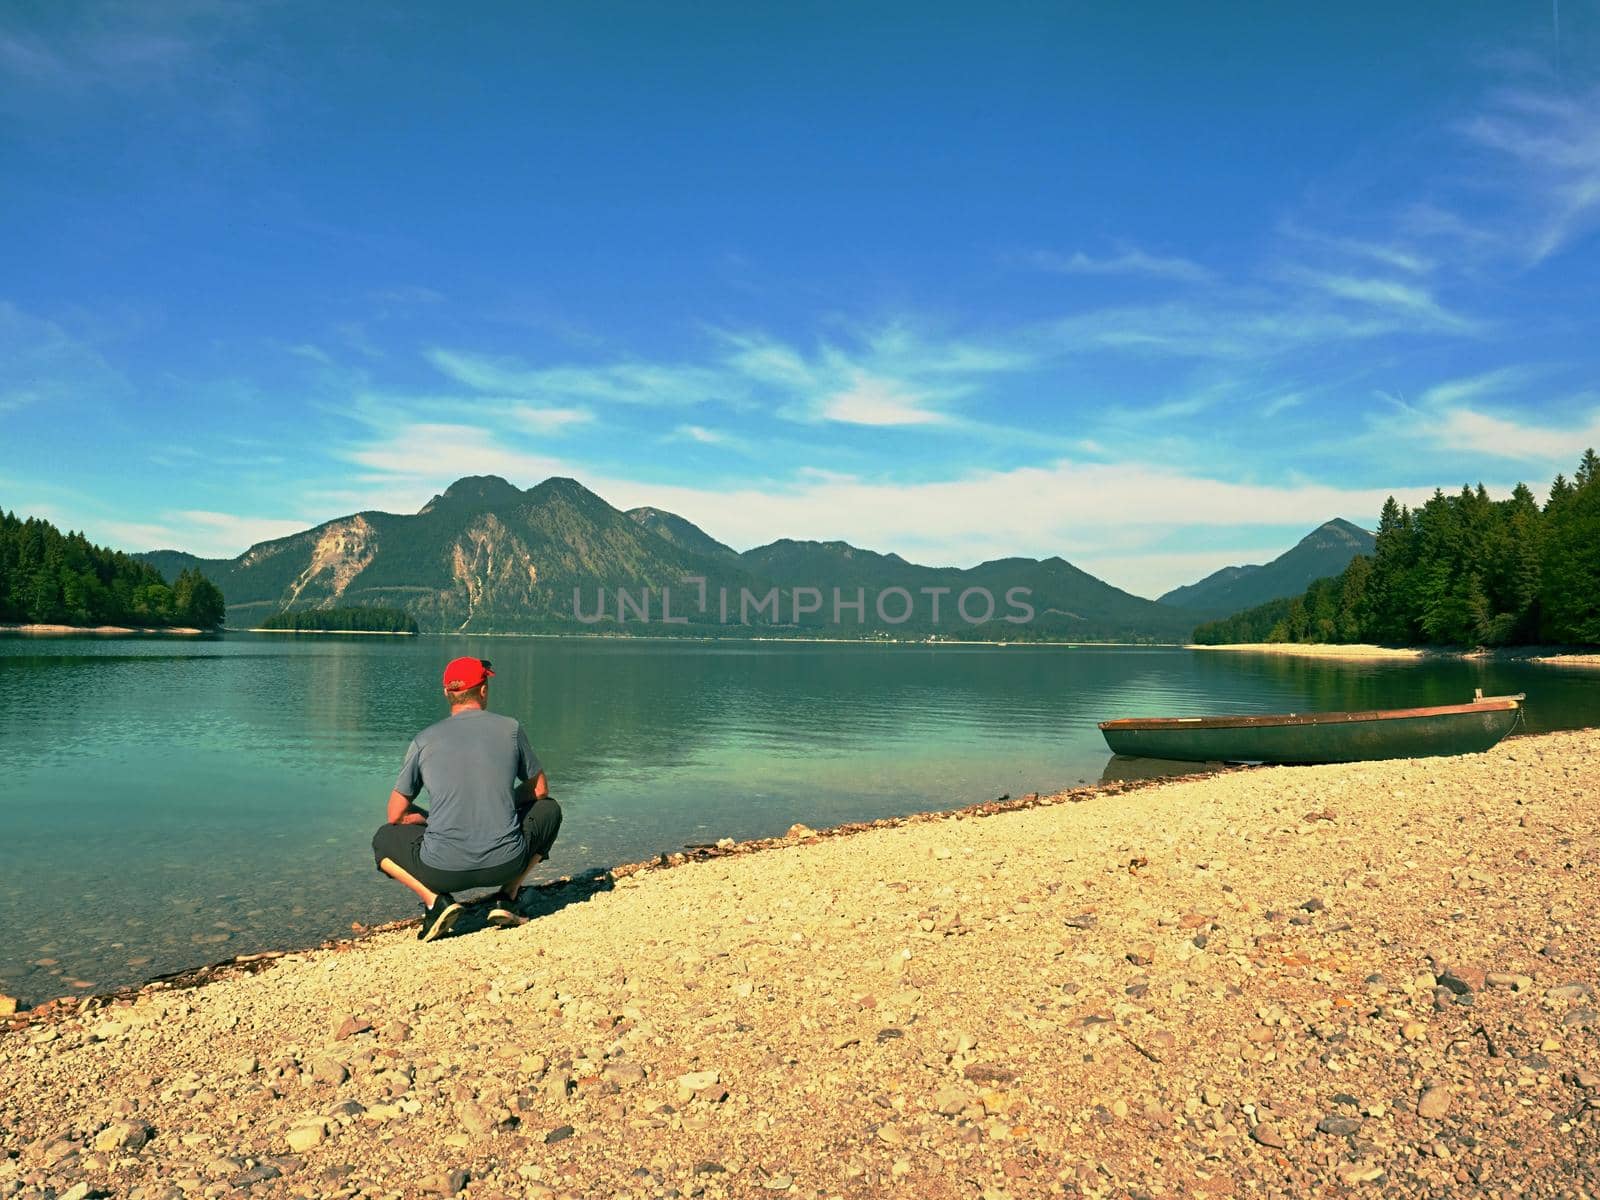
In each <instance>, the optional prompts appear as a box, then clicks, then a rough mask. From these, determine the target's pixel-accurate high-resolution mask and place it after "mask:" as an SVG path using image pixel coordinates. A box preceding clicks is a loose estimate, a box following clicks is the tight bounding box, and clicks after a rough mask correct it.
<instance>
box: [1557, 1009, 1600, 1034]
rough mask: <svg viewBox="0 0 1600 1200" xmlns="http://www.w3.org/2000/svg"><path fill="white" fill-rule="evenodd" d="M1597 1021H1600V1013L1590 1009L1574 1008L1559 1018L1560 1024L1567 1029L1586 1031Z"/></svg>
mask: <svg viewBox="0 0 1600 1200" xmlns="http://www.w3.org/2000/svg"><path fill="white" fill-rule="evenodd" d="M1597 1021H1600V1013H1597V1012H1595V1010H1594V1009H1592V1008H1575V1009H1573V1010H1572V1011H1571V1012H1569V1013H1568V1014H1567V1015H1566V1016H1564V1017H1562V1018H1561V1024H1562V1025H1564V1026H1565V1027H1567V1028H1568V1029H1572V1028H1578V1029H1586V1028H1588V1027H1589V1026H1590V1025H1593V1024H1595V1023H1596V1022H1597Z"/></svg>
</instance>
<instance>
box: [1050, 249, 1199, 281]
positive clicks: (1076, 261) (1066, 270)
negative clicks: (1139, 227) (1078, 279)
mask: <svg viewBox="0 0 1600 1200" xmlns="http://www.w3.org/2000/svg"><path fill="white" fill-rule="evenodd" d="M1025 261H1027V262H1028V264H1029V265H1031V266H1033V267H1036V268H1038V269H1039V270H1041V271H1052V272H1055V273H1057V274H1060V275H1143V276H1147V277H1149V278H1152V279H1168V280H1174V281H1177V282H1180V283H1206V282H1208V281H1209V280H1211V279H1213V278H1215V276H1214V274H1213V273H1212V272H1211V271H1209V270H1208V269H1206V268H1205V267H1203V266H1201V265H1200V264H1199V263H1197V262H1194V261H1193V260H1191V259H1187V258H1180V257H1176V256H1168V255H1159V254H1150V253H1148V252H1146V251H1144V250H1140V249H1138V248H1137V247H1125V248H1123V249H1120V250H1119V251H1118V252H1117V253H1115V254H1111V255H1107V256H1105V257H1103V258H1094V257H1092V256H1091V255H1088V254H1085V253H1084V252H1083V251H1082V250H1075V251H1073V252H1072V253H1071V254H1059V253H1057V252H1055V251H1052V250H1038V251H1035V252H1034V253H1033V254H1030V255H1028V256H1027V258H1026V260H1025Z"/></svg>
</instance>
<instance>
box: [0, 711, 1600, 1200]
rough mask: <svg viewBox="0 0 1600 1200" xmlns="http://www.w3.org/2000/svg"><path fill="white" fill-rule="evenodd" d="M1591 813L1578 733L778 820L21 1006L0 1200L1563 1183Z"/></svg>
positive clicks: (1595, 770) (1592, 1133)
mask: <svg viewBox="0 0 1600 1200" xmlns="http://www.w3.org/2000/svg"><path fill="white" fill-rule="evenodd" d="M1597 790H1600V730H1592V729H1591V730H1579V731H1572V732H1565V733H1552V734H1543V735H1536V736H1530V737H1521V738H1516V739H1508V740H1507V741H1505V742H1503V743H1501V744H1500V745H1499V746H1497V747H1495V748H1494V749H1493V750H1491V751H1488V752H1487V753H1484V754H1480V755H1471V756H1466V757H1462V758H1439V759H1419V760H1400V761H1395V762H1387V763H1358V764H1350V765H1346V766H1329V767H1262V768H1255V769H1251V770H1243V771H1234V772H1228V773H1225V774H1222V775H1213V776H1200V777H1191V778H1185V779H1181V780H1176V781H1169V780H1162V781H1159V782H1152V783H1149V784H1147V785H1145V786H1141V787H1136V788H1127V787H1117V788H1115V789H1111V788H1084V789H1074V791H1073V792H1068V793H1059V794H1057V795H1055V796H1049V797H1039V796H1028V797H1022V798H1021V799H1019V800H1016V801H1003V802H995V804H994V805H978V806H974V807H973V808H969V809H967V810H964V811H956V812H945V813H924V814H917V815H915V816H911V817H906V818H897V819H895V821H894V822H892V823H891V822H873V823H869V824H866V825H863V826H860V827H849V826H846V827H841V829H840V830H838V831H828V832H825V833H817V832H814V831H811V830H808V829H805V828H803V827H800V828H796V829H792V830H790V834H789V836H788V837H786V838H783V839H767V840H766V842H765V843H750V844H747V845H748V846H755V847H757V850H750V849H740V848H737V847H734V846H732V845H731V844H726V845H724V844H718V845H714V846H701V847H691V848H690V849H689V850H686V851H685V852H683V853H682V854H679V855H670V856H666V860H665V861H661V860H659V859H658V860H656V861H653V862H647V863H645V864H633V865H632V869H627V868H621V867H619V868H614V869H613V870H612V871H610V872H605V873H602V875H603V878H598V879H593V880H587V879H577V880H568V881H565V882H564V883H558V884H556V885H553V886H550V887H547V888H540V889H537V892H536V894H535V895H533V896H531V897H529V898H528V900H527V902H526V909H527V911H528V912H529V913H530V914H533V919H532V920H530V921H529V922H528V923H527V924H525V925H523V926H521V927H520V928H514V929H509V930H496V929H492V928H488V927H483V926H482V923H481V919H480V916H479V915H478V914H476V913H475V912H470V911H469V914H468V915H467V916H466V917H464V918H463V920H462V922H461V923H460V924H459V925H458V929H459V930H461V931H462V932H460V933H457V934H453V935H452V936H450V937H447V938H445V939H442V940H440V941H438V942H435V943H432V944H427V945H424V944H421V943H418V942H417V941H416V940H415V937H414V936H413V934H412V930H411V929H408V928H406V926H405V925H404V924H402V925H397V926H393V927H388V928H386V929H380V930H376V931H373V932H371V933H370V934H369V935H367V936H365V937H363V938H362V939H360V940H352V941H340V942H335V943H332V944H330V945H328V946H326V947H325V948H321V949H317V950H311V951H298V952H291V953H285V954H281V955H276V956H274V957H271V958H268V959H264V960H262V961H264V962H266V963H268V964H270V969H262V968H261V967H260V966H257V965H255V964H253V963H251V962H237V963H234V964H232V966H233V969H234V974H232V975H229V976H225V977H222V978H217V979H213V980H212V981H210V982H209V983H208V984H207V985H206V986H203V987H196V988H190V989H186V990H179V988H180V987H181V986H182V985H181V984H179V985H175V986H173V987H168V988H159V987H147V988H146V989H145V990H144V991H142V992H140V993H138V994H135V995H128V996H120V997H113V998H109V999H107V998H102V999H99V1000H95V1001H84V1002H81V1003H79V1004H77V1005H61V1006H58V1007H57V1008H55V1009H53V1010H52V1011H50V1012H45V1013H36V1014H32V1015H30V1016H28V1017H26V1018H25V1019H23V1020H20V1021H19V1020H15V1019H13V1020H12V1021H10V1022H7V1023H6V1024H8V1025H10V1026H11V1028H10V1031H9V1032H5V1033H3V1034H0V1133H3V1136H4V1138H5V1140H6V1145H7V1146H9V1147H11V1148H14V1152H15V1157H9V1158H8V1156H7V1155H6V1154H4V1153H0V1192H8V1191H18V1190H20V1191H21V1192H22V1193H24V1194H26V1193H28V1192H30V1191H37V1192H41V1193H43V1194H47V1195H48V1194H51V1193H54V1194H62V1193H64V1192H67V1191H69V1190H72V1189H78V1193H79V1194H82V1193H84V1192H87V1193H89V1194H93V1193H96V1192H112V1193H115V1194H118V1195H124V1194H132V1193H134V1192H135V1190H136V1189H143V1192H144V1194H146V1195H166V1194H169V1193H171V1194H177V1193H178V1192H183V1193H189V1192H192V1191H197V1190H204V1189H205V1187H206V1186H207V1185H208V1183H209V1184H210V1185H211V1186H213V1187H226V1188H229V1189H232V1190H239V1191H243V1190H247V1189H248V1190H252V1191H253V1192H254V1193H255V1194H271V1195H302V1196H311V1195H326V1194H333V1193H336V1192H338V1193H343V1194H355V1193H357V1192H361V1193H364V1194H366V1195H368V1196H372V1197H377V1196H398V1195H413V1194H424V1193H432V1194H442V1195H454V1194H457V1193H462V1192H463V1188H465V1193H464V1194H465V1195H467V1196H476V1197H485V1198H486V1197H491V1196H517V1197H528V1198H530V1200H533V1198H538V1200H552V1198H554V1200H562V1198H565V1197H574V1198H576V1197H586V1196H590V1195H600V1194H604V1195H633V1194H637V1193H641V1192H642V1194H644V1195H646V1196H650V1195H656V1194H665V1193H666V1192H667V1191H668V1190H672V1189H676V1190H677V1191H678V1192H679V1193H680V1194H683V1195H695V1196H704V1197H706V1200H718V1198H720V1197H743V1196H754V1195H770V1194H784V1193H787V1194H789V1195H791V1196H801V1195H805V1196H818V1195H823V1196H830V1197H831V1196H866V1195H869V1194H871V1195H876V1194H881V1193H884V1192H889V1191H891V1190H894V1191H897V1192H898V1193H899V1194H903V1195H907V1196H916V1197H918V1198H919V1200H920V1198H921V1197H929V1198H930V1200H955V1198H956V1197H961V1198H963V1200H965V1198H969V1197H972V1196H974V1195H980V1194H985V1193H995V1194H1003V1195H1005V1196H1008V1197H1011V1198H1012V1200H1020V1198H1021V1197H1031V1196H1036V1195H1038V1196H1044V1195H1062V1194H1065V1195H1068V1196H1113V1195H1116V1196H1121V1195H1126V1194H1128V1193H1130V1192H1133V1191H1141V1192H1144V1193H1146V1194H1149V1195H1152V1196H1159V1195H1166V1196H1187V1195H1196V1194H1212V1195H1255V1194H1277V1195H1283V1196H1291V1195H1310V1194H1322V1193H1323V1192H1337V1193H1338V1194H1346V1192H1347V1191H1348V1192H1349V1193H1350V1194H1366V1195H1372V1196H1376V1195H1389V1194H1396V1195H1415V1196H1421V1195H1439V1194H1457V1193H1462V1192H1468V1191H1471V1192H1473V1193H1474V1194H1485V1195H1488V1194H1492V1193H1493V1192H1495V1191H1496V1190H1498V1192H1499V1194H1500V1195H1501V1196H1506V1195H1508V1194H1509V1193H1508V1192H1507V1191H1506V1182H1507V1181H1509V1180H1515V1181H1516V1184H1517V1189H1516V1190H1517V1193H1518V1194H1519V1195H1538V1196H1543V1195H1551V1196H1554V1195H1562V1194H1572V1193H1573V1192H1574V1191H1577V1190H1583V1189H1584V1188H1587V1189H1588V1190H1593V1189H1594V1187H1595V1186H1596V1185H1600V1039H1597V1038H1596V1036H1595V1034H1596V1031H1597V1030H1600V1011H1597V1009H1600V1003H1597V1000H1596V997H1597V996H1600V950H1597V947H1600V871H1597V867H1600V831H1597V830H1596V829H1595V827H1594V824H1593V822H1592V820H1590V819H1589V816H1590V812H1589V810H1590V797H1591V796H1592V795H1593V794H1594V793H1595V792H1596V791H1597ZM1124 792H1126V793H1130V794H1129V795H1128V798H1127V801H1126V802H1124V803H1084V802H1081V801H1087V800H1093V799H1097V798H1109V797H1110V796H1114V795H1117V794H1119V793H1124ZM1075 801H1076V802H1075ZM674 860H676V861H674ZM663 866H665V867H670V868H671V869H665V870H663V869H660V868H661V867H663ZM191 1181H195V1182H191ZM1369 1185H1370V1186H1369ZM1480 1185H1481V1186H1480ZM1485 1188H1487V1189H1488V1191H1487V1192H1485V1191H1484V1190H1483V1189H1485Z"/></svg>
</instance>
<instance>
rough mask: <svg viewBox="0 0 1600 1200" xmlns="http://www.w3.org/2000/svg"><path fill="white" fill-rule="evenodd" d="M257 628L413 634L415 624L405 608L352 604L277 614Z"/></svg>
mask: <svg viewBox="0 0 1600 1200" xmlns="http://www.w3.org/2000/svg"><path fill="white" fill-rule="evenodd" d="M257 628H260V629H274V630H284V631H288V632H291V633H416V632H417V622H416V620H415V619H413V617H412V616H411V614H410V613H408V612H406V611H405V610H404V609H399V608H383V607H380V606H378V605H354V606H350V607H347V608H305V609H300V610H298V611H295V612H280V613H276V614H274V615H273V616H270V617H268V618H267V619H266V620H264V621H262V622H261V624H260V625H259V626H258V627H257Z"/></svg>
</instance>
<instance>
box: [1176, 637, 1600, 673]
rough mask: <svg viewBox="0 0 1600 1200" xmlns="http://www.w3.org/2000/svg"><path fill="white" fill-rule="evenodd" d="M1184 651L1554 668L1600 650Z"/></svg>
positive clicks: (1239, 646) (1264, 647) (1326, 646)
mask: <svg viewBox="0 0 1600 1200" xmlns="http://www.w3.org/2000/svg"><path fill="white" fill-rule="evenodd" d="M1185 649H1187V650H1230V651H1233V652H1235V653H1242V654H1278V655H1287V656H1289V657H1292V658H1334V659H1340V658H1343V659H1371V658H1388V659H1398V660H1402V661H1408V662H1437V661H1439V660H1440V659H1460V660H1469V661H1477V662H1529V663H1543V664H1546V665H1549V666H1553V667H1600V652H1596V651H1592V650H1567V649H1564V648H1562V647H1560V646H1497V647H1492V648H1487V647H1479V648H1477V649H1474V650H1460V649H1449V648H1445V647H1431V646H1430V647H1422V646H1374V645H1369V644H1365V643H1353V644H1351V645H1338V644H1335V643H1329V642H1312V643H1300V642H1237V643H1233V644H1231V645H1226V646H1202V645H1199V644H1194V645H1190V646H1186V647H1185Z"/></svg>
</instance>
